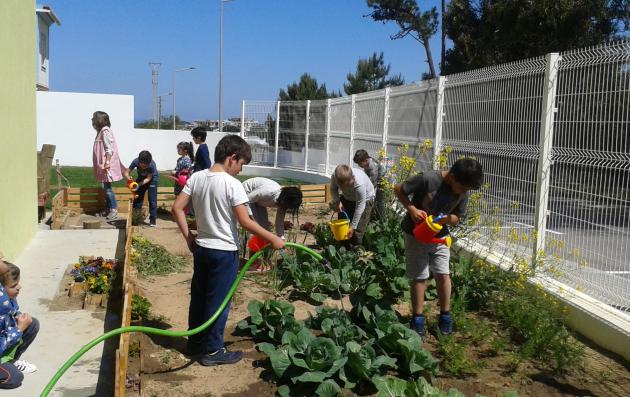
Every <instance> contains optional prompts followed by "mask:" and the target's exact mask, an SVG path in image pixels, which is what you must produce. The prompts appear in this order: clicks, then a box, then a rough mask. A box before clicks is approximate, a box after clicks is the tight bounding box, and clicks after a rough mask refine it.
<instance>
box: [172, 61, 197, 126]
mask: <svg viewBox="0 0 630 397" xmlns="http://www.w3.org/2000/svg"><path fill="white" fill-rule="evenodd" d="M194 69H195V67H194V66H190V67H187V68H181V69H175V70H174V71H173V129H174V130H175V129H177V125H176V124H175V73H177V72H185V71H187V70H194Z"/></svg>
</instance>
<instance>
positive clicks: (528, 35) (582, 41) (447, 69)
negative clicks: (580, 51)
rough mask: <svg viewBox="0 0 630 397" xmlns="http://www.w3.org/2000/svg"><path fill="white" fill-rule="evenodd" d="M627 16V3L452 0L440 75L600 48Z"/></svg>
mask: <svg viewBox="0 0 630 397" xmlns="http://www.w3.org/2000/svg"><path fill="white" fill-rule="evenodd" d="M629 15H630V12H629V10H628V0H612V1H610V0H608V1H606V0H554V1H549V0H528V1H527V2H524V1H523V0H451V1H450V2H449V4H448V7H447V11H446V15H445V18H444V19H445V27H446V33H447V34H448V37H449V38H450V39H451V40H452V41H453V48H451V49H449V50H447V51H446V56H445V61H444V64H443V65H442V68H441V69H442V74H452V73H457V72H462V71H466V70H471V69H476V68H480V67H484V66H489V65H495V64H499V63H505V62H510V61H514V60H518V59H524V58H530V57H535V56H540V55H543V54H546V53H549V52H558V51H565V50H569V49H573V48H579V47H586V46H591V45H597V44H601V43H603V42H607V41H610V40H612V39H614V38H615V37H616V36H617V34H618V33H619V32H620V31H622V30H624V29H626V30H627V29H628V24H629Z"/></svg>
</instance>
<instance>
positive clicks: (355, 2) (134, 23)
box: [40, 0, 440, 121]
mask: <svg viewBox="0 0 630 397" xmlns="http://www.w3.org/2000/svg"><path fill="white" fill-rule="evenodd" d="M419 3H420V4H421V6H422V7H426V8H428V7H431V6H437V7H439V1H438V0H421V1H419ZM40 4H47V5H50V6H51V7H52V8H53V10H54V11H55V13H56V14H57V16H58V17H59V18H60V19H61V23H62V24H61V26H53V27H51V32H50V67H49V70H50V84H49V86H50V90H51V91H66V92H90V93H106V94H130V95H133V96H134V97H135V119H136V121H141V120H146V119H150V118H152V99H151V96H152V85H151V68H150V66H149V62H161V64H162V65H161V67H160V76H159V88H158V94H167V93H169V92H171V90H172V79H173V70H175V69H179V68H184V67H189V66H193V67H195V68H196V69H195V70H193V71H186V72H179V73H177V75H176V90H175V92H176V106H177V109H176V113H177V115H178V116H180V117H181V118H182V119H183V120H186V121H192V120H200V119H216V118H218V113H219V110H218V107H219V105H218V103H219V99H218V98H219V36H220V35H219V33H220V29H219V26H220V24H219V20H220V19H219V18H220V11H219V10H220V3H219V0H170V1H169V0H152V1H149V0H133V1H130V0H125V1H122V0H89V1H85V0H48V1H45V2H41V3H40ZM224 7H225V8H224V30H223V87H224V96H223V97H224V116H225V118H228V117H239V116H240V108H241V101H242V100H244V99H245V100H276V99H277V97H278V91H279V90H280V88H285V89H286V86H287V85H288V84H290V83H292V82H295V81H298V79H299V77H300V75H302V74H303V73H305V72H307V73H309V74H310V75H311V76H313V77H315V78H316V79H317V81H318V82H319V83H320V84H321V83H325V84H326V87H327V88H328V90H329V91H331V90H335V91H337V90H341V91H342V92H343V83H344V82H345V81H346V75H347V74H348V73H350V72H354V71H355V69H356V64H357V61H358V59H359V58H367V57H369V56H371V55H372V53H373V52H380V51H383V52H384V54H385V62H386V63H389V64H390V65H391V73H394V74H398V73H400V74H401V75H402V76H403V77H404V79H405V81H406V82H413V81H418V80H419V79H420V76H421V74H422V73H423V72H427V71H428V65H427V63H426V61H425V60H426V54H425V51H424V48H423V47H422V46H421V45H420V43H418V42H417V41H416V40H414V39H413V38H411V37H406V38H403V39H399V40H391V39H390V36H391V35H392V34H395V33H396V32H397V28H396V27H397V26H396V24H395V23H387V24H383V23H380V22H374V21H373V20H372V19H371V18H370V17H365V15H367V14H369V12H370V8H369V7H368V6H367V5H366V1H365V0H232V1H229V2H226V3H224ZM431 50H432V53H433V58H434V62H435V65H436V68H438V64H439V57H440V37H439V32H438V34H436V36H434V37H433V39H432V41H431ZM171 109H172V102H171V97H166V98H165V100H164V102H163V111H162V113H163V115H170V114H171V113H172V110H171Z"/></svg>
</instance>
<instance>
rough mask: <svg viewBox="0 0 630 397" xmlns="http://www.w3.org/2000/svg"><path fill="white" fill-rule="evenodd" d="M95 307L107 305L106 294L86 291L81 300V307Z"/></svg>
mask: <svg viewBox="0 0 630 397" xmlns="http://www.w3.org/2000/svg"><path fill="white" fill-rule="evenodd" d="M97 307H107V295H106V294H92V293H89V292H88V293H87V294H86V295H85V300H84V301H83V308H84V309H96V308H97Z"/></svg>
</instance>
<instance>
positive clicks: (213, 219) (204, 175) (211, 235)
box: [182, 169, 248, 251]
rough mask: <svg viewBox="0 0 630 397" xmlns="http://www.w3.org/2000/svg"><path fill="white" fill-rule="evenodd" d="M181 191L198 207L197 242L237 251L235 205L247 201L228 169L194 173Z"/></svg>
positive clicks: (243, 190)
mask: <svg viewBox="0 0 630 397" xmlns="http://www.w3.org/2000/svg"><path fill="white" fill-rule="evenodd" d="M182 192H184V193H185V194H187V195H189V196H190V198H191V202H192V206H193V209H194V210H195V217H196V218H197V238H196V239H195V241H196V242H197V244H198V245H200V246H201V247H205V248H212V249H217V250H222V251H237V250H238V228H237V226H236V223H237V219H236V215H235V214H234V210H233V208H234V207H236V206H237V205H241V204H246V203H247V202H248V200H247V194H245V189H243V185H242V184H241V182H239V180H238V179H236V178H234V177H233V176H231V175H230V174H228V173H226V172H211V171H210V170H208V169H206V170H203V171H198V172H195V173H194V174H193V175H192V176H191V177H190V178H189V179H188V182H186V186H184V189H182Z"/></svg>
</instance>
